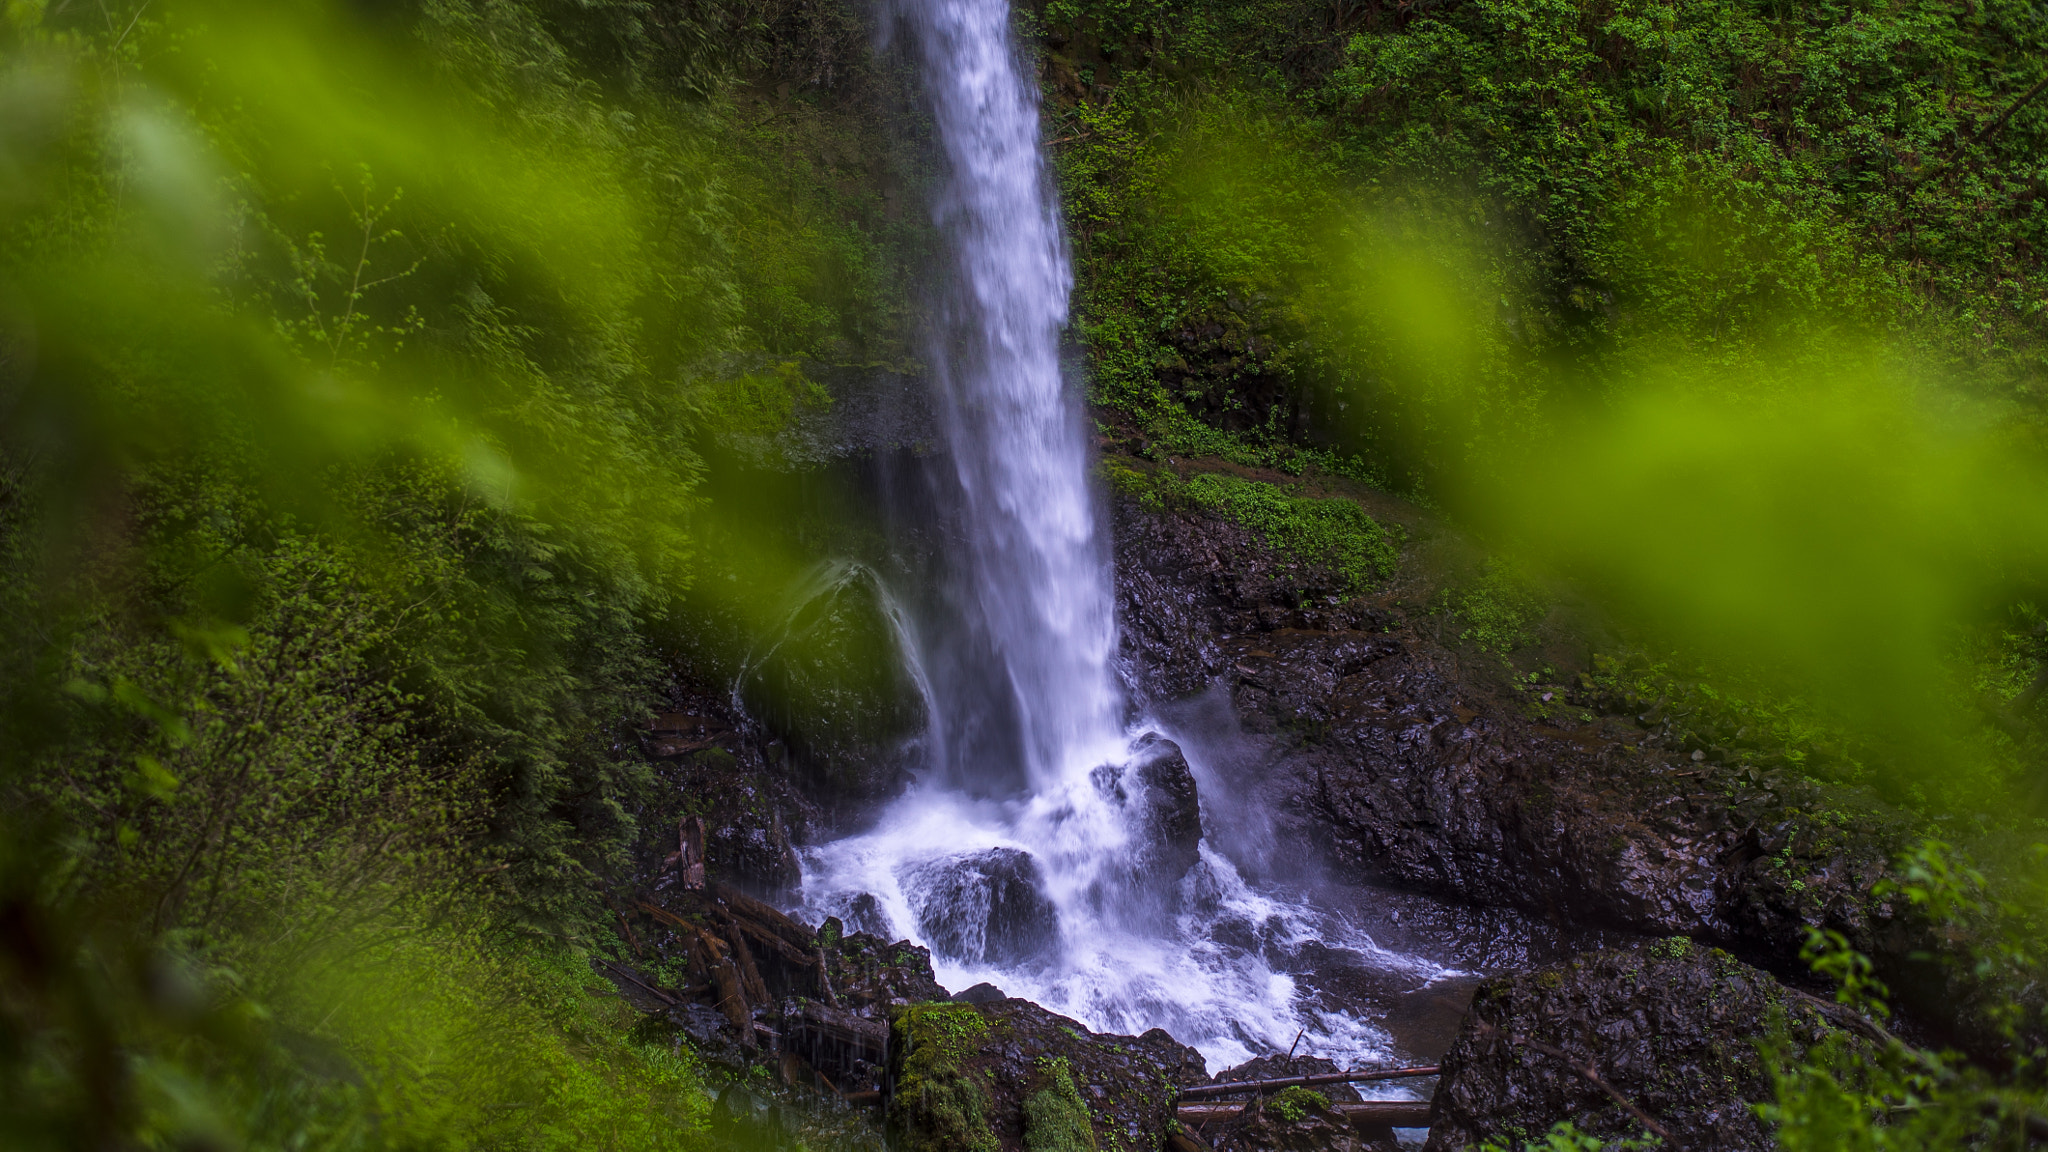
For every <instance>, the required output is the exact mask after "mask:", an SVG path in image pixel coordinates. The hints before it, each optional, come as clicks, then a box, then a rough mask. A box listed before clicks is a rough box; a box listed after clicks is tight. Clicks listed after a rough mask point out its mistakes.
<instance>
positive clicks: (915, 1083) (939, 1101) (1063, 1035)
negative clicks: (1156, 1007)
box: [888, 1000, 1201, 1152]
mask: <svg viewBox="0 0 2048 1152" xmlns="http://www.w3.org/2000/svg"><path fill="white" fill-rule="evenodd" d="M890 1026H891V1029H892V1033H891V1048H890V1051H891V1057H890V1060H891V1063H890V1082H891V1089H890V1095H889V1105H888V1113H889V1123H890V1127H891V1129H892V1130H893V1131H894V1132H895V1133H896V1134H897V1137H898V1139H899V1141H900V1143H901V1146H902V1147H903V1148H904V1149H906V1150H908V1152H957V1150H959V1149H967V1148H978V1149H1002V1150H1004V1152H1015V1150H1020V1149H1025V1148H1048V1147H1050V1148H1086V1147H1088V1146H1089V1145H1090V1144H1091V1143H1092V1145H1093V1146H1094V1147H1096V1148H1098V1149H1112V1148H1124V1149H1157V1148H1163V1147H1165V1146H1166V1142H1167V1138H1168V1136H1169V1134H1170V1133H1171V1132H1172V1130H1173V1124H1174V1122H1175V1121H1174V1111H1173V1109H1174V1093H1173V1091H1172V1089H1171V1084H1173V1083H1175V1082H1176V1080H1175V1077H1176V1076H1178V1075H1184V1074H1186V1073H1187V1072H1188V1071H1189V1070H1193V1071H1194V1074H1195V1075H1197V1076H1199V1075H1200V1071H1199V1069H1200V1068H1201V1055H1200V1054H1199V1053H1197V1052H1195V1051H1194V1050H1193V1049H1191V1048H1184V1047H1182V1046H1181V1045H1178V1044H1175V1043H1173V1041H1172V1040H1171V1038H1170V1037H1167V1036H1166V1034H1165V1033H1163V1032H1157V1031H1156V1030H1155V1031H1154V1032H1149V1033H1147V1034H1146V1035H1144V1036H1140V1037H1131V1036H1112V1035H1098V1034H1096V1033H1094V1032H1090V1031H1089V1030H1088V1029H1086V1028H1084V1027H1082V1026H1081V1025H1080V1024H1078V1023H1076V1022H1074V1021H1072V1020H1069V1019H1067V1018H1066V1017H1064V1016H1057V1015H1054V1014H1053V1013H1051V1012H1048V1011H1046V1010H1045V1009H1043V1008H1040V1007H1038V1006H1037V1005H1036V1004H1032V1003H1029V1002H1027V1001H1023V1000H998V1001H994V1002H991V1003H988V1004H978V1005H977V1004H919V1005H913V1006H911V1007H909V1008H907V1009H904V1010H902V1011H899V1012H897V1013H896V1014H895V1016H894V1017H893V1018H892V1020H891V1025H890Z"/></svg>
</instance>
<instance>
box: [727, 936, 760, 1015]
mask: <svg viewBox="0 0 2048 1152" xmlns="http://www.w3.org/2000/svg"><path fill="white" fill-rule="evenodd" d="M724 920H725V924H726V939H727V941H728V942H729V943H731V944H732V954H733V958H734V959H735V960H737V961H739V969H740V980H741V983H742V986H743V987H745V988H746V990H747V997H748V998H749V999H751V1000H752V1001H753V1002H754V1003H756V1004H766V1003H767V1002H768V982H767V981H766V980H763V979H761V969H760V968H758V967H756V966H755V964H754V953H753V950H752V949H750V948H748V947H747V937H746V934H745V933H743V932H741V931H740V929H739V925H738V924H736V923H734V922H733V918H732V917H730V916H726V917H724Z"/></svg>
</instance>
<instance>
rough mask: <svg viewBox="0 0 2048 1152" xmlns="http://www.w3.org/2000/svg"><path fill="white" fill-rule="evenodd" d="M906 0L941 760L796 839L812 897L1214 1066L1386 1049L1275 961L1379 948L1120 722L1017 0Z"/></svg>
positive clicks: (1159, 743)
mask: <svg viewBox="0 0 2048 1152" xmlns="http://www.w3.org/2000/svg"><path fill="white" fill-rule="evenodd" d="M899 2H900V3H901V4H903V5H904V7H903V9H902V11H901V12H900V15H901V17H902V19H903V21H904V22H905V23H906V24H908V25H910V26H911V29H912V38H913V39H914V41H915V48H916V51H917V52H918V54H919V58H920V63H921V66H922V71H923V75H924V78H925V85H926V89H927V95H928V98H929V102H930V106H931V110H932V115H933V120H934V123H935V124H936V127H937V130H938V138H939V142H940V144H941V146H942V148H943V153H944V158H945V161H946V166H947V178H946V180H945V182H944V186H943V189H942V190H941V192H940V193H939V194H938V195H937V196H936V198H935V201H934V204H933V215H934V219H935V222H936V223H937V224H938V226H939V229H940V230H941V232H942V234H943V235H944V237H945V238H946V241H947V243H948V245H949V246H950V255H951V257H952V276H951V282H950V283H949V284H948V285H947V286H946V287H947V288H948V289H949V290H948V291H947V292H946V293H945V294H944V305H943V308H942V312H943V315H942V316H941V317H940V322H939V324H938V325H937V328H938V331H937V333H936V335H935V338H934V342H933V348H934V351H933V356H932V359H933V362H934V375H935V377H936V384H937V386H938V388H939V391H940V403H941V409H942V412H943V423H944V429H945V432H946V435H947V439H948V443H947V450H948V451H947V454H948V457H949V462H950V467H951V470H952V473H953V475H952V477H951V478H950V479H951V481H952V482H953V483H954V484H955V485H957V491H954V492H953V493H951V497H950V499H951V503H952V504H953V505H954V520H953V523H954V528H953V530H952V531H951V532H950V533H949V536H950V537H951V538H953V544H952V547H953V548H954V550H955V551H956V552H957V553H958V554H957V555H954V556H952V557H950V560H951V568H952V570H953V578H954V579H953V583H954V585H955V586H954V587H953V588H952V589H951V596H950V601H949V605H950V608H949V614H948V615H947V617H946V619H945V620H944V621H942V622H940V623H939V625H938V626H932V627H925V628H921V629H919V630H918V631H919V632H920V634H921V635H923V636H925V637H926V638H927V639H926V640H925V641H924V642H923V646H922V647H921V648H919V649H917V650H914V651H912V652H910V653H908V657H909V658H910V659H912V660H914V661H916V662H919V663H920V664H921V667H920V670H919V675H918V682H919V683H920V684H923V685H926V686H927V691H928V692H929V693H930V699H931V703H932V709H931V710H932V713H933V725H934V739H933V740H932V741H931V744H932V747H933V748H934V749H935V750H936V751H935V753H934V755H933V759H934V765H933V767H932V768H931V770H930V771H928V772H927V773H926V774H925V776H924V778H923V779H921V780H920V781H919V783H918V784H917V785H915V786H914V787H913V788H912V789H911V790H910V792H909V793H908V794H907V795H905V796H903V797H902V798H901V799H899V800H898V801H896V802H895V803H894V804H892V805H891V806H890V807H889V808H888V809H887V810H886V811H885V812H884V813H883V815H882V816H881V818H880V820H879V822H878V823H877V824H876V825H875V826H874V827H873V828H871V829H869V830H867V831H865V832H862V833H860V834H857V835H852V836H848V837H845V838H843V839H840V840H837V841H834V842H831V843H827V844H823V845H818V846H814V847H812V848H810V849H809V850H807V851H806V853H805V860H804V863H805V877H804V903H805V909H804V911H805V912H807V913H808V914H810V915H811V916H812V917H813V918H814V919H815V918H817V917H819V916H823V915H838V916H841V917H842V918H843V919H845V921H846V924H847V927H848V928H849V929H852V930H855V931H871V932H875V933H878V934H881V935H883V936H884V937H885V938H887V939H895V938H897V937H898V936H903V935H907V936H909V937H911V938H912V939H914V940H917V941H918V942H920V943H922V944H925V945H926V946H928V947H930V948H931V949H932V950H933V952H934V957H935V961H936V964H937V967H938V970H939V975H940V978H941V979H942V980H943V981H945V982H946V983H947V984H948V985H949V986H951V987H954V988H956V989H958V988H964V987H965V986H967V985H969V984H972V983H975V982H977V981H981V980H987V981H990V982H993V983H996V984H997V985H999V986H1000V987H1002V988H1003V989H1004V990H1005V991H1007V992H1008V993H1010V994H1011V995H1018V996H1024V997H1027V998H1029V999H1031V1000H1034V1001H1036V1002H1038V1003H1040V1004H1042V1005H1044V1006H1046V1007H1048V1008H1052V1009H1053V1010H1055V1011H1059V1012H1063V1013H1066V1014H1068V1015H1071V1016H1074V1017H1075V1018H1077V1019H1079V1020H1081V1021H1083V1022H1084V1023H1086V1024H1088V1025H1089V1026H1090V1027H1093V1028H1097V1029H1100V1030H1107V1031H1116V1032H1125V1033H1136V1032H1142V1031H1144V1030H1146V1029H1148V1028H1153V1027H1164V1028H1166V1029H1167V1030H1168V1031H1170V1032H1171V1033H1173V1034H1174V1035H1175V1036H1176V1038H1178V1039H1180V1040H1182V1041H1183V1042H1185V1043H1190V1044H1194V1045H1196V1046H1198V1047H1200V1048H1202V1049H1203V1050H1204V1052H1205V1054H1207V1055H1209V1056H1210V1057H1211V1059H1213V1060H1220V1061H1224V1062H1226V1063H1236V1062H1238V1061H1240V1060H1242V1059H1244V1058H1246V1057H1248V1056H1250V1055H1254V1054H1257V1053H1260V1052H1266V1051H1272V1050H1276V1049H1286V1048H1288V1047H1289V1046H1290V1041H1292V1040H1296V1039H1304V1040H1305V1043H1303V1044H1302V1045H1301V1050H1302V1051H1303V1052H1320V1053H1322V1054H1324V1055H1329V1056H1334V1057H1337V1058H1340V1059H1345V1060H1349V1061H1357V1060H1363V1059H1366V1058H1370V1057H1374V1056H1377V1055H1380V1054H1383V1053H1384V1051H1385V1048H1384V1043H1385V1037H1384V1035H1383V1034H1381V1033H1379V1032H1378V1031H1377V1030H1376V1029H1374V1028H1373V1027H1371V1026H1370V1025H1368V1024H1366V1023H1363V1022H1361V1021H1359V1020H1357V1019H1355V1018H1353V1017H1352V1016H1351V1015H1349V1014H1347V1013H1346V1012H1344V1011H1341V1010H1323V1009H1322V1008H1319V1007H1318V1006H1317V1005H1316V1004H1314V1003H1310V1002H1309V1001H1310V1000H1311V999H1313V998H1312V997H1306V996H1304V995H1302V994H1301V990H1300V989H1299V988H1298V987H1297V984H1296V981H1295V980H1294V978H1293V977H1291V976H1288V975H1286V974H1285V973H1284V972H1281V971H1276V969H1275V966H1274V964H1273V963H1272V962H1271V960H1270V958H1271V957H1274V956H1282V955H1285V954H1288V953H1289V952H1290V950H1295V951H1298V950H1300V949H1302V948H1304V947H1310V946H1313V947H1326V946H1337V947H1346V946H1349V947H1353V948H1354V949H1355V950H1358V951H1360V952H1367V951H1370V952H1374V953H1377V949H1375V948H1374V946H1373V945H1372V944H1371V942H1370V941H1369V940H1365V939H1363V938H1362V936H1361V935H1360V934H1359V933H1357V932H1355V931H1353V930H1351V929H1348V928H1347V927H1346V926H1345V924H1344V923H1343V922H1342V921H1341V919H1340V918H1336V917H1332V916H1328V915H1325V914H1323V913H1320V912H1318V911H1316V910H1314V909H1313V908H1311V907H1309V906H1307V905H1305V904H1301V903H1299V902H1290V901H1288V900H1285V899H1281V898H1279V897H1276V896H1274V895H1273V894H1270V893H1263V892H1259V891H1255V890H1254V888H1253V887H1252V886H1250V885H1247V884H1246V883H1245V881H1244V880H1243V879H1242V877H1241V876H1240V874H1239V873H1238V871H1237V870H1236V868H1235V867H1234V866H1233V864H1232V863H1231V862H1230V860H1228V859H1226V858H1225V856H1224V855H1222V854H1221V853H1219V852H1218V851H1216V850H1215V848H1214V846H1212V845H1211V844H1209V843H1208V842H1207V841H1205V840H1202V838H1201V835H1200V832H1201V824H1202V822H1201V820H1200V819H1199V817H1198V816H1197V813H1196V810H1195V807H1194V805H1195V790H1196V785H1197V782H1199V783H1201V784H1203V785H1205V786H1207V787H1208V790H1209V791H1210V792H1212V793H1213V792H1215V791H1217V790H1218V789H1217V788H1216V777H1215V774H1214V773H1213V772H1212V771H1211V770H1210V769H1209V766H1207V765H1205V764H1204V763H1203V761H1202V756H1201V753H1200V750H1199V749H1198V748H1196V747H1193V746H1190V747H1187V748H1186V749H1185V751H1186V753H1187V757H1186V760H1185V761H1183V760H1182V758H1181V755H1180V753H1179V752H1177V751H1175V750H1174V748H1173V745H1171V744H1169V743H1166V742H1165V741H1164V740H1162V739H1161V738H1160V737H1159V736H1157V735H1155V734H1153V730H1154V729H1156V727H1157V726H1156V725H1151V724H1146V723H1139V724H1137V725H1135V726H1132V727H1129V728H1127V727H1126V724H1125V716H1124V712H1125V704H1124V701H1123V699H1122V695H1121V692H1120V690H1119V687H1118V683H1117V679H1116V675H1115V671H1114V668H1113V665H1112V659H1113V656H1114V650H1115V647H1116V619H1115V601H1114V596H1113V591H1112V579H1111V569H1110V557H1109V550H1108V548H1107V541H1106V533H1105V532H1103V531H1102V530H1101V528H1100V525H1098V523H1097V520H1098V516H1097V511H1096V506H1095V502H1094V499H1093V496H1092V495H1091V491H1090V487H1089V455H1090V454H1089V449H1088V442H1087V438H1086V436H1085V434H1084V429H1083V417H1084V412H1083V409H1082V403H1081V398H1080V396H1079V394H1078V391H1077V390H1076V389H1075V388H1074V387H1071V386H1070V383H1071V382H1070V381H1068V380H1066V379H1064V378H1063V372H1062V367H1061V360H1060V339H1061V331H1062V329H1063V327H1064V326H1065V324H1066V320H1067V298H1068V294H1069V292H1070V290H1071V288H1072V272H1071V269H1070V266H1069V263H1068V259H1067V251H1066V244H1065V240H1064V237H1063V234H1062V230H1061V227H1060V221H1059V215H1058V210H1057V205H1056V202H1055V199H1054V196H1053V189H1052V184H1051V180H1050V178H1049V174H1048V172H1047V168H1046V163H1045V159H1044V155H1043V149H1042V147H1041V144H1040V135H1041V127H1040V120H1039V108H1038V99H1037V95H1036V90H1035V86H1034V85H1033V84H1032V83H1031V82H1030V80H1029V78H1028V76H1027V75H1026V73H1025V71H1024V70H1023V68H1022V66H1021V56H1020V53H1019V51H1018V48H1017V46H1016V45H1015V44H1014V42H1013V41H1012V38H1011V36H1010V29H1009V22H1010V12H1009V7H1008V3H1007V0H899ZM1225 707H1226V708H1227V703H1226V705H1225ZM1203 802H1204V803H1214V802H1215V796H1213V795H1211V796H1208V797H1206V798H1205V799H1204V801H1203ZM1396 962H1399V963H1408V964H1412V963H1414V962H1410V961H1405V960H1397V961H1396ZM1304 1031H1305V1032H1306V1033H1307V1035H1306V1036H1305V1037H1304V1036H1303V1035H1302V1033H1303V1032H1304Z"/></svg>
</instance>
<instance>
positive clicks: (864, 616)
mask: <svg viewBox="0 0 2048 1152" xmlns="http://www.w3.org/2000/svg"><path fill="white" fill-rule="evenodd" d="M796 599H797V603H796V605H795V606H794V608H793V611H792V612H791V614H790V616H789V618H788V619H787V620H786V621H785V622H784V624H783V627H782V629H781V631H780V632H779V633H777V634H776V635H775V636H773V637H772V638H771V639H770V640H768V641H767V642H765V643H764V644H763V645H762V646H761V647H760V648H759V649H758V650H757V651H755V652H754V653H752V654H750V655H749V657H748V659H747V661H746V664H745V667H744V668H743V669H742V671H741V673H740V677H739V694H740V698H741V699H742V700H743V701H744V702H745V705H746V710H747V714H748V715H749V716H751V717H753V718H755V719H756V720H757V721H758V722H759V723H760V724H761V725H762V726H763V727H764V728H766V729H767V730H768V733H769V734H770V735H772V736H774V737H775V738H776V739H777V740H779V742H780V743H781V745H782V746H783V747H786V749H787V758H788V763H787V765H786V767H787V769H788V770H789V775H790V777H791V779H792V781H793V782H794V783H796V784H797V785H798V786H799V787H800V788H801V789H802V790H803V791H804V792H805V794H806V796H807V798H809V799H810V800H811V801H813V802H814V803H816V804H817V805H819V806H820V807H821V808H824V809H826V810H828V811H831V812H834V813H836V814H839V815H841V816H843V817H847V818H851V817H857V816H858V815H859V814H860V813H863V812H865V811H868V810H870V809H872V808H873V807H875V806H876V805H879V804H881V803H882V802H884V801H887V800H889V799H890V798H892V797H894V796H895V795H896V794H897V793H898V792H899V791H901V790H902V788H903V786H904V785H905V784H906V783H908V782H909V778H910V775H909V774H910V772H911V771H912V770H913V769H914V768H915V767H917V765H918V764H919V763H920V759H919V756H920V741H921V739H922V737H923V735H924V733H925V731H926V728H927V727H928V723H929V717H928V716H927V715H926V709H925V702H924V696H923V695H922V693H920V692H919V690H918V687H917V683H916V681H915V680H914V679H913V678H912V676H911V674H910V672H909V670H908V668H907V667H906V666H905V663H904V660H903V656H902V651H901V646H900V644H899V643H898V640H897V635H896V630H895V625H894V624H893V622H892V621H891V619H890V616H889V612H888V606H887V600H886V597H885V595H884V593H883V590H882V587H881V584H880V582H879V581H878V580H876V578H875V575H874V573H873V572H871V571H869V570H868V569H867V568H866V567H864V566H862V565H858V564H839V565H835V566H832V567H830V568H827V569H823V570H821V571H820V572H818V573H817V574H815V577H814V579H813V580H812V583H811V584H810V585H809V586H808V587H806V588H804V589H802V590H801V591H800V592H799V593H798V594H797V597H796Z"/></svg>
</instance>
